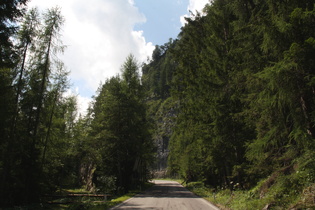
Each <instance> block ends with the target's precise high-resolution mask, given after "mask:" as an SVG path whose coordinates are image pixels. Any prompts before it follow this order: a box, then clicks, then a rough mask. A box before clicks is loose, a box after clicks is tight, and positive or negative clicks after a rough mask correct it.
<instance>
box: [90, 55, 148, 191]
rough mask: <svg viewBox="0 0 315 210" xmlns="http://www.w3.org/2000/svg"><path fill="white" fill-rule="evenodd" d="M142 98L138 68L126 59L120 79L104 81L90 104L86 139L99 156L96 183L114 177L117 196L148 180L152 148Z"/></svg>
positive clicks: (129, 59)
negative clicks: (91, 143) (90, 110)
mask: <svg viewBox="0 0 315 210" xmlns="http://www.w3.org/2000/svg"><path fill="white" fill-rule="evenodd" d="M143 98H144V92H143V90H142V86H141V84H140V78H139V74H138V64H137V62H136V60H135V58H134V57H133V56H132V55H130V56H129V57H127V59H126V62H125V63H124V64H123V66H122V78H119V77H113V78H111V79H110V80H107V81H106V83H105V84H104V85H103V86H102V87H101V89H100V90H99V95H98V96H97V97H96V99H95V102H94V107H93V113H92V114H93V120H92V122H91V131H90V134H89V135H90V136H91V137H92V139H91V140H92V141H93V142H94V144H96V145H97V147H96V148H95V149H96V153H98V154H99V159H98V162H97V168H96V172H95V176H96V177H97V179H98V180H99V182H100V180H102V179H103V177H114V178H115V179H116V183H115V184H116V186H117V189H116V190H117V191H118V192H124V191H128V190H129V189H132V188H135V187H137V186H138V185H141V184H142V183H144V182H145V181H146V180H147V179H148V176H147V175H148V171H147V170H148V166H149V163H150V162H151V161H152V144H151V141H150V133H149V127H148V123H147V121H146V111H145V110H146V108H145V104H144V100H143ZM97 184H99V185H101V182H100V183H97Z"/></svg>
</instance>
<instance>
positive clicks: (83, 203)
mask: <svg viewBox="0 0 315 210" xmlns="http://www.w3.org/2000/svg"><path fill="white" fill-rule="evenodd" d="M153 185H154V183H152V182H150V183H145V185H144V186H143V187H142V188H141V189H138V190H133V191H130V192H129V193H127V194H124V195H121V196H113V197H109V199H108V200H107V201H105V200H104V199H103V198H93V197H88V196H82V197H78V198H67V194H91V193H90V192H89V191H86V190H84V189H79V188H78V189H61V190H59V191H57V192H56V193H58V194H59V195H61V196H63V195H64V197H61V198H58V199H54V200H48V199H47V198H45V199H43V200H42V201H41V203H36V204H31V205H27V206H18V207H14V208H11V209H12V210H15V209H20V210H28V209H47V210H62V209H70V210H79V209H80V210H81V209H82V210H85V209H88V210H106V209H110V208H112V207H114V206H116V205H118V204H120V203H122V202H124V201H125V200H128V199H129V198H132V197H133V196H135V195H136V194H139V193H141V192H143V191H145V190H147V189H149V188H150V187H152V186H153ZM48 201H50V203H49V202H48ZM0 209H1V208H0ZM11 209H10V208H8V210H11Z"/></svg>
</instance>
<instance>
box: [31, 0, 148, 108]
mask: <svg viewBox="0 0 315 210" xmlns="http://www.w3.org/2000/svg"><path fill="white" fill-rule="evenodd" d="M57 5H58V6H60V7H61V9H62V14H63V16H64V17H65V20H66V22H65V25H64V29H63V32H62V35H63V38H62V39H63V43H64V44H65V45H67V46H68V47H67V49H66V50H65V54H64V55H63V56H60V58H61V59H62V60H63V61H64V63H65V65H66V67H67V69H69V70H70V71H71V75H70V77H71V80H72V81H73V82H74V85H75V86H76V87H79V89H80V90H82V89H83V90H84V89H86V90H84V91H83V92H89V93H91V94H94V93H95V91H96V89H97V87H98V86H99V84H100V81H104V80H105V79H107V78H109V77H111V76H115V75H116V74H118V73H119V72H120V67H121V65H122V64H123V62H124V61H125V58H126V57H127V56H128V54H130V53H132V54H134V55H135V56H136V58H137V59H138V61H139V62H144V61H146V60H147V57H148V56H149V57H150V56H151V54H152V51H153V50H154V46H153V44H152V43H147V42H146V41H145V38H144V37H143V32H142V31H134V30H133V28H134V26H135V24H139V23H143V22H145V21H146V18H145V16H144V15H143V14H141V13H140V12H139V10H138V8H137V7H135V5H134V0H89V1H85V0H50V1H43V0H32V1H31V2H30V3H29V7H34V6H37V7H39V9H40V10H45V9H48V8H51V7H54V6H57ZM77 81H80V82H77ZM80 97H82V98H84V97H87V95H84V97H83V96H80ZM82 98H81V99H79V100H81V101H82V103H84V102H83V101H87V100H85V99H82Z"/></svg>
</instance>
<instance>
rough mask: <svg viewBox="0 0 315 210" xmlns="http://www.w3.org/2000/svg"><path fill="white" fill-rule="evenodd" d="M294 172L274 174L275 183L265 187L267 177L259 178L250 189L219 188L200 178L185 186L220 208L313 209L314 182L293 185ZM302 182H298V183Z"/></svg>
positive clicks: (267, 180) (314, 207)
mask: <svg viewBox="0 0 315 210" xmlns="http://www.w3.org/2000/svg"><path fill="white" fill-rule="evenodd" d="M294 176H296V175H295V174H291V175H289V176H281V177H277V179H276V180H274V184H272V185H271V186H268V189H266V188H265V185H266V183H268V182H269V181H270V180H269V179H270V177H269V178H267V179H265V180H262V181H261V182H259V183H258V184H257V186H256V187H254V188H253V189H251V190H240V189H237V190H233V191H230V190H228V189H220V190H215V189H213V188H210V187H206V186H204V184H203V183H202V182H191V183H188V184H187V185H185V187H186V188H187V189H188V190H190V191H192V192H193V193H195V194H196V195H198V196H200V197H203V198H205V199H206V200H208V201H210V202H211V203H213V204H215V205H216V206H218V207H219V208H220V209H233V210H238V209H239V210H252V209H315V202H314V197H315V184H314V183H308V185H304V186H303V185H300V186H298V185H296V184H299V183H300V180H295V179H294ZM300 184H301V183H300Z"/></svg>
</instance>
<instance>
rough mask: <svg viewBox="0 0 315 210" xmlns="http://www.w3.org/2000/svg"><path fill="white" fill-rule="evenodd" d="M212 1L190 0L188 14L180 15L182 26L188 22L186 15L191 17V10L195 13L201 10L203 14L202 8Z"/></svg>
mask: <svg viewBox="0 0 315 210" xmlns="http://www.w3.org/2000/svg"><path fill="white" fill-rule="evenodd" d="M210 2H211V0H189V5H188V7H187V12H188V14H185V15H182V16H180V22H181V24H182V26H184V25H185V24H186V23H187V22H186V20H185V17H191V15H190V11H191V12H192V13H194V14H195V13H196V11H198V12H201V14H202V9H203V8H204V7H205V6H206V4H209V3H210Z"/></svg>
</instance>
